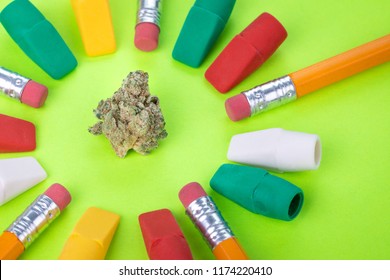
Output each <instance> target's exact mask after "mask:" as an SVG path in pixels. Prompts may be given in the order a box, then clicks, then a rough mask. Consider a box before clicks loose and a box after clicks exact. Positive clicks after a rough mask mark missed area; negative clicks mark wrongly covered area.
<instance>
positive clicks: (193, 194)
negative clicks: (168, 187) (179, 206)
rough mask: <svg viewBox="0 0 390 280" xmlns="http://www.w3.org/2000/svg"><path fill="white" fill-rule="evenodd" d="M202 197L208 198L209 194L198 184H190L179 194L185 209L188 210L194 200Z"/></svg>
mask: <svg viewBox="0 0 390 280" xmlns="http://www.w3.org/2000/svg"><path fill="white" fill-rule="evenodd" d="M202 196H207V193H206V192H205V191H204V189H203V188H202V186H201V185H200V184H199V183H197V182H191V183H188V184H187V185H185V186H184V187H183V188H182V189H181V190H180V192H179V199H180V201H181V202H182V203H183V205H184V207H185V208H187V207H188V205H190V204H191V203H192V202H193V201H194V200H197V199H198V198H200V197H202Z"/></svg>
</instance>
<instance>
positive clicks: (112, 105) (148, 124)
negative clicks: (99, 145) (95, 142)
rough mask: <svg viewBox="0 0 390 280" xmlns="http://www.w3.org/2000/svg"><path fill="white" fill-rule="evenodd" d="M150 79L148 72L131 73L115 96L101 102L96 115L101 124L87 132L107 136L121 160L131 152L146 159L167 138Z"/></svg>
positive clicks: (95, 111)
mask: <svg viewBox="0 0 390 280" xmlns="http://www.w3.org/2000/svg"><path fill="white" fill-rule="evenodd" d="M148 78H149V75H148V73H146V72H143V71H140V70H138V71H135V72H130V74H129V75H127V77H126V78H125V79H124V80H123V83H122V86H121V87H120V88H119V89H118V90H117V91H116V92H115V93H114V95H113V96H112V97H111V98H108V99H106V100H102V101H100V102H99V104H98V106H97V108H96V109H95V110H94V111H93V112H94V114H95V116H96V117H97V118H98V119H99V120H100V121H99V122H98V123H96V124H95V125H94V126H92V127H90V128H89V129H88V131H89V132H90V133H92V134H93V135H100V134H104V135H105V136H106V137H107V139H108V140H109V141H110V143H111V145H112V147H113V148H114V150H115V153H116V154H117V155H118V156H119V157H121V158H123V157H125V156H126V154H127V152H128V151H129V150H131V149H134V151H136V152H137V153H140V154H142V155H146V154H148V153H150V151H151V150H153V149H155V148H157V147H158V141H159V140H161V139H164V138H166V137H167V136H168V134H167V132H166V130H165V129H164V127H165V121H164V117H163V115H162V112H161V109H160V106H159V100H158V98H157V97H156V96H152V95H151V94H150V92H149V85H148Z"/></svg>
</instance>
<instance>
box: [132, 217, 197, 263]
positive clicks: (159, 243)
mask: <svg viewBox="0 0 390 280" xmlns="http://www.w3.org/2000/svg"><path fill="white" fill-rule="evenodd" d="M138 220H139V224H140V227H141V231H142V236H143V238H144V242H145V246H146V251H147V253H148V256H149V258H150V259H151V260H192V259H193V258H192V254H191V251H190V248H189V246H188V243H187V241H186V239H185V237H184V235H183V232H182V231H181V229H180V227H179V225H178V224H177V222H176V220H175V217H174V216H173V214H172V213H171V211H169V210H168V209H161V210H156V211H152V212H147V213H143V214H141V215H140V216H139V217H138Z"/></svg>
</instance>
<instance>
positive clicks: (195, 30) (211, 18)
mask: <svg viewBox="0 0 390 280" xmlns="http://www.w3.org/2000/svg"><path fill="white" fill-rule="evenodd" d="M235 3H236V0H197V1H196V2H195V4H194V5H193V6H192V8H191V10H190V12H189V13H188V15H187V18H186V20H185V22H184V25H183V27H182V29H181V31H180V34H179V37H178V38H177V41H176V44H175V47H174V49H173V52H172V57H173V58H174V59H176V60H177V61H180V62H182V63H184V64H186V65H188V66H191V67H199V66H200V65H201V64H202V62H203V60H204V58H205V57H206V55H207V54H208V52H209V51H210V49H211V47H212V46H213V45H214V43H215V41H216V40H217V38H218V37H219V35H220V34H221V32H222V31H223V29H224V28H225V25H226V23H227V21H228V19H229V17H230V14H231V13H232V10H233V7H234V4H235Z"/></svg>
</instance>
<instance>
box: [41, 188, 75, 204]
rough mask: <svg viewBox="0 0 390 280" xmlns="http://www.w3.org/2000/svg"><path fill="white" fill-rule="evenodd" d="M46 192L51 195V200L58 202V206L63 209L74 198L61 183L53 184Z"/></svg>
mask: <svg viewBox="0 0 390 280" xmlns="http://www.w3.org/2000/svg"><path fill="white" fill-rule="evenodd" d="M44 194H45V195H46V196H48V197H50V198H51V200H53V201H54V203H55V204H57V206H58V208H60V210H61V211H62V210H64V209H65V207H66V206H68V204H69V203H70V201H71V200H72V197H71V195H70V193H69V191H68V190H67V189H66V188H65V187H64V186H62V185H60V184H53V185H51V186H50V187H49V188H48V189H47V190H46V191H45V193H44Z"/></svg>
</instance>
